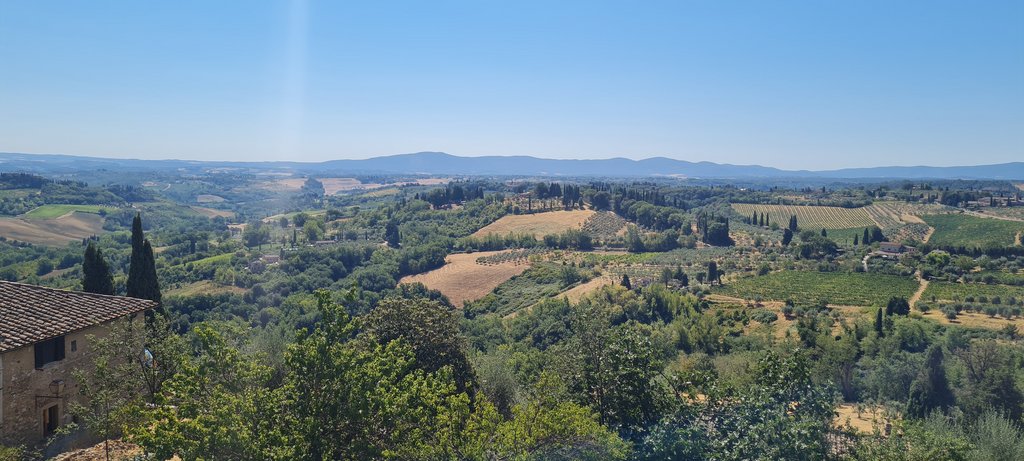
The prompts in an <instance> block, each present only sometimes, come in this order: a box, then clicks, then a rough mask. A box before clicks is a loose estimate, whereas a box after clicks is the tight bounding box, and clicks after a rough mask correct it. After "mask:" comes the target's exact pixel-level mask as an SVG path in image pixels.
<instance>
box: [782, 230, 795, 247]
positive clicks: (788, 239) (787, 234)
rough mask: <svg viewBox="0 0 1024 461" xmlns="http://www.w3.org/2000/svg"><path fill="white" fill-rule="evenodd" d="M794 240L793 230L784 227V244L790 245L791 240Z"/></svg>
mask: <svg viewBox="0 0 1024 461" xmlns="http://www.w3.org/2000/svg"><path fill="white" fill-rule="evenodd" d="M792 241H793V231H791V230H789V229H783V231H782V244H783V245H789V242H792Z"/></svg>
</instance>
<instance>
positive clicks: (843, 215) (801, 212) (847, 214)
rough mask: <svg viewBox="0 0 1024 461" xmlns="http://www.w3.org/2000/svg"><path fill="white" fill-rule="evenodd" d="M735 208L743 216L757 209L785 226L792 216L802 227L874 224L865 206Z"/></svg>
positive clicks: (851, 226) (865, 225)
mask: <svg viewBox="0 0 1024 461" xmlns="http://www.w3.org/2000/svg"><path fill="white" fill-rule="evenodd" d="M732 207H733V209H734V210H736V212H737V213H739V214H741V215H743V216H750V215H752V214H753V213H754V212H755V211H756V212H757V213H758V214H761V213H764V214H765V215H767V216H768V218H769V221H770V222H773V223H777V224H778V225H780V226H785V225H786V224H788V223H789V217H790V216H794V215H795V216H796V220H797V223H798V224H799V225H800V228H802V229H812V230H814V229H849V228H853V227H860V228H864V227H869V226H874V225H875V221H874V220H873V219H871V215H869V214H868V212H867V210H865V208H841V207H835V206H807V205H760V204H751V203H734V204H733V205H732Z"/></svg>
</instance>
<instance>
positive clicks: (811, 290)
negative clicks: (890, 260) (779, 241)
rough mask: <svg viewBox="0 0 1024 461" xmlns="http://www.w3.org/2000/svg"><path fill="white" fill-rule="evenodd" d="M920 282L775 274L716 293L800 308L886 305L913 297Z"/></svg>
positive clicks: (847, 274) (739, 282) (859, 276)
mask: <svg viewBox="0 0 1024 461" xmlns="http://www.w3.org/2000/svg"><path fill="white" fill-rule="evenodd" d="M917 287H918V283H917V281H916V280H914V279H913V278H910V277H900V276H895V275H884V274H871V273H859V272H800V271H783V272H774V273H771V274H768V275H765V276H761V277H750V278H745V279H740V280H737V281H735V282H732V283H730V284H728V285H726V286H723V287H721V288H716V289H715V290H714V292H715V293H719V294H723V295H727V296H734V297H737V298H743V299H754V298H756V297H760V298H761V299H764V300H769V301H784V300H786V299H792V300H793V302H795V303H796V304H797V305H800V304H813V303H817V302H818V301H819V300H822V299H825V300H828V302H829V304H834V305H842V306H882V305H885V303H886V302H888V301H889V298H891V297H893V296H902V297H905V298H910V296H911V295H913V294H914V291H916V290H917Z"/></svg>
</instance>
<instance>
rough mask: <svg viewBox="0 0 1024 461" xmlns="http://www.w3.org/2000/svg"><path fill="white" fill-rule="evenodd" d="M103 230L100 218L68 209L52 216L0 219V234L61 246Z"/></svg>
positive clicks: (26, 240) (9, 237)
mask: <svg viewBox="0 0 1024 461" xmlns="http://www.w3.org/2000/svg"><path fill="white" fill-rule="evenodd" d="M102 233H103V217H102V216H100V215H97V214H93V213H80V212H77V211H76V212H71V213H68V214H66V215H64V216H61V217H59V218H55V219H32V220H25V219H21V218H0V235H2V236H4V237H7V238H8V239H10V240H17V241H19V242H27V243H32V244H36V245H50V246H63V245H65V244H67V243H68V242H72V241H76V240H82V239H83V238H86V237H91V236H93V235H98V234H102Z"/></svg>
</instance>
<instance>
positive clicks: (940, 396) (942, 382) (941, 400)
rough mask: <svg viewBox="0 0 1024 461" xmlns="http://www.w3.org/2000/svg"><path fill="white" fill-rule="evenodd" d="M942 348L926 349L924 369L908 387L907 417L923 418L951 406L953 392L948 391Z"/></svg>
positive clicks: (936, 346) (937, 346)
mask: <svg viewBox="0 0 1024 461" xmlns="http://www.w3.org/2000/svg"><path fill="white" fill-rule="evenodd" d="M943 361H944V356H943V354H942V346H939V345H937V344H936V345H933V346H931V347H930V348H929V349H928V352H927V355H926V358H925V365H924V369H923V370H922V371H921V374H920V375H919V376H918V377H917V379H915V380H914V382H913V384H911V385H910V400H909V401H908V402H907V416H910V417H913V418H924V417H925V416H928V414H929V413H931V412H933V411H935V410H942V411H945V410H946V409H947V408H949V407H951V406H953V391H952V390H950V389H949V381H948V380H947V378H946V367H945V365H944V364H943Z"/></svg>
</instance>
